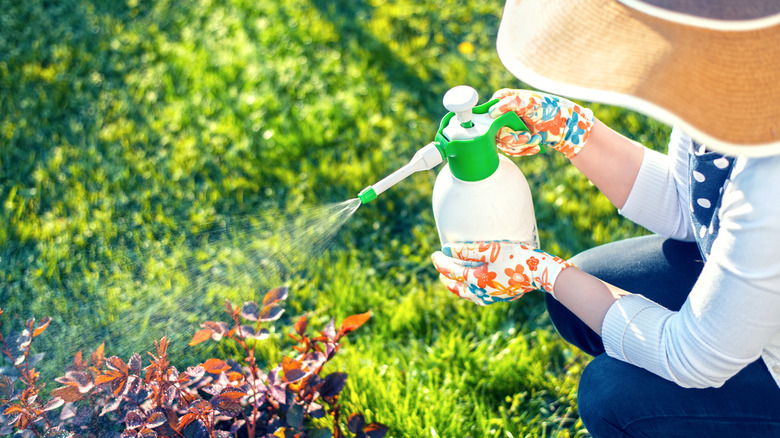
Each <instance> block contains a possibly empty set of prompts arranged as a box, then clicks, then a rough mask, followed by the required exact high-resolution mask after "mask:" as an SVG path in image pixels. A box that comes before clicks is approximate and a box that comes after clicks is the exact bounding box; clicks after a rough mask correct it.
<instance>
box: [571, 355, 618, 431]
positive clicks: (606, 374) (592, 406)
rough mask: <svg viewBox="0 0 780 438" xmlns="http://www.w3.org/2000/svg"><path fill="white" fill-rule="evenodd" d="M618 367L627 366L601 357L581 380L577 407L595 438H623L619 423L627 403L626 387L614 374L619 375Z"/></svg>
mask: <svg viewBox="0 0 780 438" xmlns="http://www.w3.org/2000/svg"><path fill="white" fill-rule="evenodd" d="M616 362H617V363H616ZM619 365H625V364H623V363H621V362H620V361H618V360H617V359H613V358H611V357H609V356H607V355H606V354H602V355H599V356H597V357H595V358H594V359H593V360H592V361H591V362H590V363H589V364H588V366H587V367H585V371H584V372H583V373H582V377H581V378H580V383H579V390H578V393H577V408H578V410H579V414H580V418H581V419H582V422H583V423H584V424H585V427H586V428H587V430H588V432H589V433H590V434H591V436H593V437H594V438H600V437H619V436H623V430H622V428H621V427H620V424H621V423H622V422H621V417H624V415H625V412H624V410H625V404H624V403H625V402H626V400H625V398H624V397H623V395H624V394H623V393H624V392H625V388H624V387H623V385H621V383H620V382H621V380H620V379H619V378H616V377H618V376H616V375H615V373H619V372H620V370H619V369H618V368H619ZM621 412H622V414H623V415H621Z"/></svg>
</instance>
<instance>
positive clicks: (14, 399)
mask: <svg viewBox="0 0 780 438" xmlns="http://www.w3.org/2000/svg"><path fill="white" fill-rule="evenodd" d="M2 315H3V310H2V309H0V316H2ZM50 322H51V318H48V317H45V318H42V319H41V322H39V323H38V324H37V325H36V324H35V318H30V319H28V320H27V322H26V323H25V324H24V327H25V328H24V331H23V332H22V333H20V334H18V335H17V334H11V335H10V336H9V338H5V337H4V336H3V334H2V332H0V351H2V356H3V358H4V361H6V362H8V363H9V366H7V367H0V412H2V416H0V420H2V421H0V435H7V434H9V433H11V432H13V430H14V428H16V429H18V430H28V431H31V432H32V433H33V434H34V435H35V436H38V437H40V436H41V430H42V429H45V428H52V424H51V422H50V421H49V419H48V417H47V415H46V413H47V412H49V411H52V410H54V409H57V408H58V407H60V406H62V402H61V401H59V400H57V399H52V400H49V401H48V402H47V403H42V401H41V398H40V397H39V394H40V391H41V389H43V386H44V384H39V383H38V377H39V375H38V372H37V371H35V365H36V364H37V363H38V361H40V360H41V358H42V357H43V354H42V353H38V354H32V353H31V346H32V342H33V339H35V338H37V337H38V336H40V335H41V333H43V331H44V330H46V328H47V327H48V326H49V323H50ZM0 326H2V321H1V320H0ZM0 363H2V362H0ZM17 381H18V382H21V384H22V387H21V388H19V389H17V388H16V386H17V385H16V382H17Z"/></svg>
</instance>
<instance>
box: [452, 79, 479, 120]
mask: <svg viewBox="0 0 780 438" xmlns="http://www.w3.org/2000/svg"><path fill="white" fill-rule="evenodd" d="M478 101H479V94H477V90H475V89H473V88H471V87H469V86H468V85H458V86H457V87H454V88H450V90H449V91H448V92H447V93H446V94H445V95H444V108H447V111H452V112H453V113H455V117H457V118H458V122H460V124H461V126H471V117H472V112H471V109H472V108H474V107H475V106H476V105H477V102H478Z"/></svg>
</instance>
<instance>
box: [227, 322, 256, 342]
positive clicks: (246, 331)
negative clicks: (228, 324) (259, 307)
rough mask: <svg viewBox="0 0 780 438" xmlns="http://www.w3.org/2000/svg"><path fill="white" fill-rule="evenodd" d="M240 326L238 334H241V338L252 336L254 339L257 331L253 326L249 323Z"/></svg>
mask: <svg viewBox="0 0 780 438" xmlns="http://www.w3.org/2000/svg"><path fill="white" fill-rule="evenodd" d="M239 328H240V329H241V330H238V335H239V336H240V337H241V338H243V339H247V338H250V339H252V338H254V337H255V334H256V333H255V329H254V328H253V327H252V326H249V325H242V326H241V327H239ZM233 330H236V329H233Z"/></svg>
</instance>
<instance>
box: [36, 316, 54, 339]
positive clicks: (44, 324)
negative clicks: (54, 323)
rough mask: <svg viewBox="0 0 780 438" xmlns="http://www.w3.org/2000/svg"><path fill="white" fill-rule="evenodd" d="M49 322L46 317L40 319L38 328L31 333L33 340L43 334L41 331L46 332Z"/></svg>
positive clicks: (49, 319)
mask: <svg viewBox="0 0 780 438" xmlns="http://www.w3.org/2000/svg"><path fill="white" fill-rule="evenodd" d="M50 322H51V318H49V317H48V316H44V317H43V318H41V323H40V324H38V327H36V328H35V330H34V331H33V332H32V336H33V338H35V337H37V336H39V335H40V334H41V333H43V331H44V330H46V327H48V326H49V323H50Z"/></svg>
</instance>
